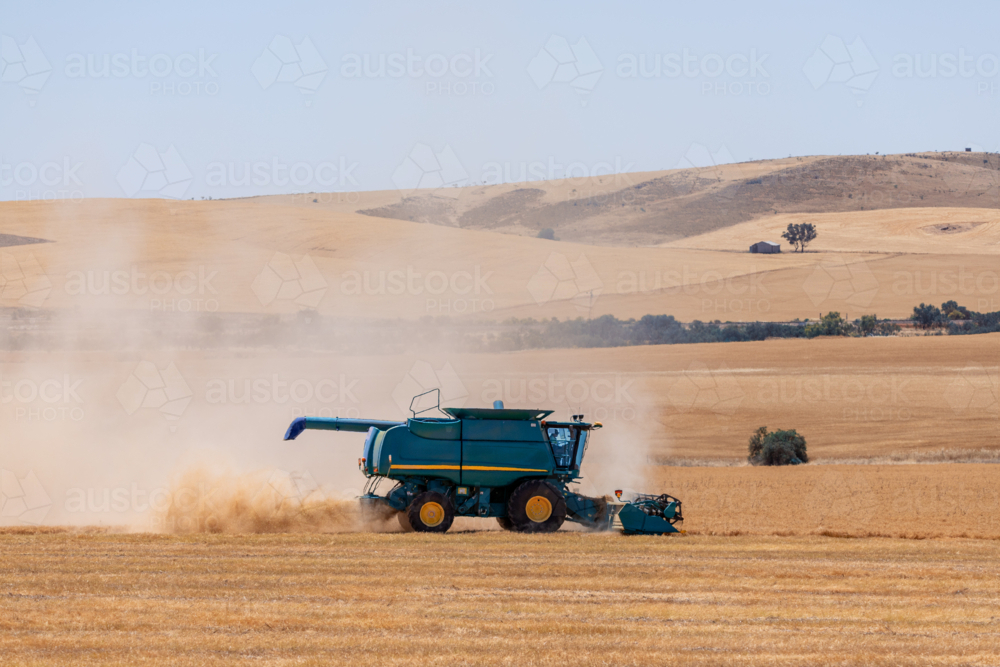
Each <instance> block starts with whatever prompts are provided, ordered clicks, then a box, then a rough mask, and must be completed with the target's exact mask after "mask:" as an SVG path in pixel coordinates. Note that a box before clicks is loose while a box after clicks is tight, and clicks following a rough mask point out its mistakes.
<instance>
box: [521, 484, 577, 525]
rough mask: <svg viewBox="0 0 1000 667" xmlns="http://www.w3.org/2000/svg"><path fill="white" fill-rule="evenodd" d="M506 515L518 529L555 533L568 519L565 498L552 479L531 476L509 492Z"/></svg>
mask: <svg viewBox="0 0 1000 667" xmlns="http://www.w3.org/2000/svg"><path fill="white" fill-rule="evenodd" d="M507 516H508V517H509V520H510V522H511V523H512V524H513V526H514V530H517V531H519V532H522V533H553V532H555V531H557V530H559V528H560V527H561V526H562V525H563V521H565V520H566V499H565V498H563V495H562V493H560V492H559V489H557V488H556V487H555V486H554V485H552V484H550V483H549V482H546V481H544V480H540V479H533V480H529V481H527V482H525V483H524V484H522V485H521V486H519V487H517V488H516V489H514V492H513V493H512V494H510V500H508V501H507Z"/></svg>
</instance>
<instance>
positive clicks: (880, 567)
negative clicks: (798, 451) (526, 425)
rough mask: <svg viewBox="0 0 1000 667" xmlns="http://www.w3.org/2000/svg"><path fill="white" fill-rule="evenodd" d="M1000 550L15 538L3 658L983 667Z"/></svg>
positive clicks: (1, 566)
mask: <svg viewBox="0 0 1000 667" xmlns="http://www.w3.org/2000/svg"><path fill="white" fill-rule="evenodd" d="M998 557H1000V543H998V542H993V541H973V540H940V541H920V542H915V541H905V540H890V539H874V540H841V539H833V538H828V537H807V538H798V539H789V538H785V539H780V538H750V537H738V538H720V537H692V536H688V537H677V538H626V537H622V536H619V535H607V534H605V535H588V534H580V533H561V534H556V535H552V536H538V537H527V536H515V535H509V534H497V533H459V534H452V535H447V536H443V537H440V536H420V535H413V534H406V535H402V534H338V535H258V536H198V537H186V538H181V537H162V536H150V535H129V536H120V535H116V536H109V535H87V534H82V535H81V534H46V533H39V534H28V535H9V534H8V535H4V536H2V537H0V582H2V587H3V591H4V595H3V596H2V597H0V628H2V632H0V655H2V656H3V660H2V662H3V664H4V665H67V664H72V665H96V664H100V665H126V664H128V665H136V664H171V665H226V664H233V665H236V664H241V665H242V664H246V663H248V662H250V661H257V662H260V663H261V664H282V665H284V664H296V665H330V664H351V665H403V664H407V665H409V664H436V665H565V664H574V665H651V664H667V663H670V664H704V665H719V664H748V665H775V664H795V665H802V664H865V665H900V664H934V665H988V664H994V665H995V664H996V663H997V649H996V647H997V646H998V644H1000V614H998V613H997V611H996V605H997V602H998V600H1000V579H997V577H996V576H995V563H996V561H997V558H998Z"/></svg>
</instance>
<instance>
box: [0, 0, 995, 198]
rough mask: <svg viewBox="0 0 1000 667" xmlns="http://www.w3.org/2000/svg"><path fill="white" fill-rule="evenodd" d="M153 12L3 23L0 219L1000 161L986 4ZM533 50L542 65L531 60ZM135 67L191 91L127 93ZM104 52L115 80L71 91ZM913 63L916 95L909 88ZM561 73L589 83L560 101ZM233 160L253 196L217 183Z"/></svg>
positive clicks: (72, 13) (77, 12) (249, 6)
mask: <svg viewBox="0 0 1000 667" xmlns="http://www.w3.org/2000/svg"><path fill="white" fill-rule="evenodd" d="M149 4H150V3H124V2H122V3H110V2H106V3H101V2H88V3H86V4H82V3H46V2H37V3H22V2H17V3H14V2H4V3H2V10H0V15H2V16H3V21H2V24H0V34H2V35H4V36H5V40H4V49H3V61H4V62H3V65H4V67H5V70H4V79H5V81H4V82H3V83H2V84H0V100H2V108H3V109H4V122H3V125H2V128H3V129H2V133H3V135H2V141H0V161H2V165H0V198H2V199H24V198H37V197H53V196H74V197H80V196H83V197H121V196H127V195H132V196H137V197H138V196H166V195H168V194H174V195H179V196H181V197H183V198H191V197H195V198H200V197H207V196H211V197H231V196H247V195H253V194H268V193H278V192H296V191H313V190H318V191H331V190H341V191H343V190H368V189H391V188H394V187H397V186H398V187H401V188H410V187H414V186H416V185H428V184H431V183H433V182H435V181H434V180H433V177H434V174H431V175H430V177H429V179H430V180H427V179H425V180H423V181H419V180H417V179H419V178H420V177H421V175H424V176H426V175H427V174H426V173H425V172H427V171H435V170H436V169H438V167H440V169H441V170H442V172H441V173H442V174H444V176H443V179H442V180H444V181H445V182H449V183H450V182H464V179H465V178H466V177H467V178H468V179H469V180H472V181H481V180H483V179H484V178H487V179H491V178H495V175H496V174H498V173H499V174H505V173H506V174H510V176H511V177H512V178H514V180H520V179H519V174H520V173H521V171H522V167H521V165H522V163H524V165H525V166H524V170H525V171H530V173H532V174H534V176H535V177H538V176H539V175H542V176H545V177H555V178H559V177H562V176H564V175H565V174H564V170H565V168H566V166H567V165H571V164H572V165H574V169H576V170H577V171H578V172H579V170H581V169H582V170H591V171H594V170H597V171H602V170H606V169H607V167H606V166H605V165H612V168H614V165H616V164H617V165H618V167H617V168H620V169H628V170H631V171H645V170H654V169H665V168H673V167H676V166H678V165H681V164H685V160H686V161H687V163H695V164H703V163H704V162H705V161H706V160H709V159H716V160H730V159H731V160H737V161H742V160H749V159H760V158H770V157H784V156H787V155H789V154H792V155H812V154H849V153H874V152H875V151H880V152H883V153H886V152H889V153H894V152H909V151H923V150H960V149H961V148H962V147H964V146H968V145H973V146H976V147H979V148H984V149H988V150H996V149H997V148H998V147H1000V131H998V128H997V122H996V118H997V111H998V109H1000V46H998V42H997V40H996V37H995V34H996V26H997V25H998V23H1000V22H998V19H1000V4H997V3H994V2H980V3H951V4H948V5H945V4H944V3H930V2H927V3H913V2H909V3H901V2H899V3H873V2H830V3H798V2H788V3H754V4H752V5H751V4H747V3H736V2H734V3H715V4H713V5H707V4H706V3H678V2H643V3H634V4H625V3H608V2H603V3H593V2H590V3H580V2H573V3H569V2H567V3H557V2H547V3H537V2H531V3H494V4H491V5H489V6H487V5H484V4H483V3H378V4H368V3H365V4H362V3H350V4H348V3H320V2H311V3H306V2H298V3H293V2H283V3H248V2H238V3H237V2H233V3H223V2H198V3H195V2H171V3H169V4H168V3H161V4H159V5H158V6H157V7H156V8H151V7H149V6H148V5H149ZM276 36H283V37H286V38H288V40H290V41H287V42H281V40H279V42H277V43H276V42H274V38H275V37H276ZM553 36H556V39H555V40H553V39H552V38H553ZM828 36H829V37H828ZM559 37H561V38H564V39H565V40H566V41H565V42H562V43H560V42H559V40H558V38H559ZM7 38H9V39H7ZM29 38H32V39H33V40H34V43H35V44H37V48H38V50H39V51H40V52H41V53H42V54H43V56H44V61H40V60H39V59H38V58H37V56H35V55H32V53H33V47H31V46H30V45H29V44H28V42H29ZM581 38H583V39H584V40H585V44H583V43H580V39H581ZM858 38H860V41H858ZM304 39H308V40H309V42H310V43H311V45H312V47H313V48H312V49H311V50H310V49H309V48H308V45H305V46H303V45H302V43H303V40H304ZM272 43H275V44H277V46H275V47H274V48H275V49H276V50H277V51H282V49H283V48H284V50H285V56H284V58H285V60H286V61H288V63H289V66H290V67H291V69H286V70H285V74H286V75H287V77H288V78H291V79H294V78H296V77H297V76H298V75H297V74H296V73H295V70H294V63H291V61H292V60H295V59H303V60H304V61H306V62H308V63H311V64H310V65H308V66H307V69H308V68H311V70H310V71H314V70H316V69H317V67H319V68H320V70H321V69H322V67H323V66H325V67H326V73H325V76H323V77H322V80H321V81H318V85H316V83H317V81H316V80H317V78H318V77H316V76H314V77H312V79H304V80H303V81H300V83H304V85H306V87H309V86H313V87H315V92H314V93H311V94H304V93H303V92H300V90H299V89H298V88H297V87H296V85H295V83H294V82H291V81H290V82H283V81H272V80H271V79H273V77H274V76H275V75H276V74H277V73H278V69H277V68H278V67H280V66H281V64H282V63H281V59H280V57H279V56H267V55H266V54H265V53H264V52H265V49H267V48H268V46H269V45H271V44H272ZM282 44H284V45H285V46H284V47H283V46H282ZM289 44H290V45H291V46H292V48H291V52H290V54H291V55H289V53H288V52H287V46H288V45H289ZM547 44H548V45H549V47H550V48H549V50H548V52H546V53H554V54H555V55H554V56H550V55H546V53H543V54H541V55H540V54H539V52H540V50H542V48H543V47H545V46H546V45H547ZM12 45H13V48H12ZM295 45H299V46H300V47H301V49H300V50H296V49H295V48H294V46H295ZM564 45H565V46H569V47H572V46H574V45H575V46H577V49H576V50H574V49H572V48H568V49H567V48H563V46H564ZM587 45H589V50H588V49H587ZM821 46H823V47H825V48H824V49H823V50H822V51H821V53H820V54H817V53H816V52H817V49H820V47H821ZM133 50H135V52H136V54H137V55H138V56H140V57H144V58H146V59H147V61H148V60H149V59H153V58H154V57H157V56H158V57H157V58H156V64H157V66H161V67H166V66H167V64H169V65H170V66H171V67H174V66H175V65H179V66H180V68H181V69H182V70H183V71H184V72H185V73H189V72H188V70H189V69H191V68H192V67H193V69H194V70H195V71H193V73H189V74H190V75H189V76H179V75H178V74H176V73H175V72H173V71H171V72H170V73H169V74H167V75H166V76H162V77H156V76H153V75H151V74H148V73H147V74H146V75H145V76H139V75H138V73H133V72H132V71H131V64H130V63H129V60H130V58H131V54H132V52H133ZM477 50H478V53H479V60H480V65H481V67H480V71H479V72H478V73H476V72H474V71H471V72H470V71H469V70H471V69H474V65H473V63H474V62H475V60H476V53H477ZM199 51H200V52H201V53H202V54H203V55H202V56H201V59H202V61H203V62H207V67H205V68H204V69H203V71H202V72H198V71H197V69H198V59H199ZM408 53H411V54H412V55H413V56H414V57H417V58H419V59H420V60H419V63H420V67H422V66H423V65H424V64H425V63H427V64H429V66H430V67H431V68H432V69H433V68H434V67H437V66H438V65H441V64H442V63H445V64H446V65H445V66H446V68H452V71H446V72H445V73H444V74H443V75H442V76H432V75H429V74H427V73H422V74H404V75H403V76H398V77H394V76H389V75H388V74H386V75H384V76H366V75H364V74H363V73H362V76H360V77H355V76H347V75H348V74H350V73H351V72H350V71H349V70H350V65H351V63H353V62H355V61H361V62H364V60H365V58H366V57H367V59H368V62H369V64H370V66H371V65H374V64H377V63H378V61H379V59H380V58H387V59H388V60H389V62H391V61H392V58H393V57H394V54H400V57H402V58H405V57H406V56H407V54H408ZM685 53H686V54H687V55H688V57H689V63H688V68H687V69H688V75H685V74H684V72H683V71H681V73H680V74H679V75H676V76H675V75H673V72H672V71H671V70H670V67H668V66H666V65H664V64H663V63H664V62H666V63H670V62H682V59H683V58H684V55H685ZM838 53H840V54H841V55H840V56H838V55H837V54H838ZM116 54H124V57H123V61H124V62H125V63H126V64H125V65H122V66H120V73H124V76H115V75H114V74H110V73H109V75H108V76H107V77H98V76H92V75H91V74H89V73H86V72H83V73H81V72H80V71H79V67H78V65H79V63H84V67H86V62H87V60H88V59H89V60H91V61H93V63H94V65H95V66H96V67H97V68H98V69H100V68H101V65H102V63H103V60H104V58H105V56H107V58H108V61H109V63H111V62H112V60H113V58H114V56H115V55H116ZM843 54H847V55H846V59H845V56H844V55H843ZM657 55H659V56H660V62H661V67H660V74H659V76H648V77H646V76H642V75H641V74H640V75H637V76H633V77H630V76H625V75H624V74H626V72H623V71H622V67H623V65H627V64H628V63H629V62H630V61H631V60H632V59H633V58H634V60H635V61H636V62H639V61H640V58H641V59H643V61H644V67H645V68H646V70H647V73H655V63H656V56H657ZM262 57H263V59H262ZM963 57H964V61H962V58H963ZM317 58H318V62H319V65H317ZM675 58H676V59H679V60H673V59H675ZM831 58H832V60H831ZM838 58H839V59H840V60H841V61H843V62H840V63H839V66H838V63H837V62H834V61H835V60H837V59H838ZM428 60H429V63H428ZM559 60H562V61H564V65H563V67H562V69H560V70H558V72H559V73H561V74H564V75H565V76H561V74H559V73H556V72H555V71H554V68H555V67H556V66H557V65H558V64H559V63H558V61H559ZM752 60H756V61H757V68H756V71H750V67H749V63H750V61H752ZM18 61H21V62H18ZM29 61H30V62H29ZM258 61H259V62H258ZM932 61H933V63H934V64H936V66H937V70H936V71H934V70H932V69H931V64H932ZM726 62H728V63H729V64H730V70H731V71H730V72H726V71H725V68H724V70H723V72H722V73H721V74H718V75H717V76H713V74H715V68H716V67H717V66H718V65H719V64H720V63H722V64H723V65H724V64H725V63H726ZM908 62H910V63H913V64H914V66H916V65H917V64H918V63H919V66H920V68H921V71H922V73H923V74H925V75H926V76H916V74H914V75H913V76H904V75H903V74H904V72H903V71H902V70H903V68H904V66H905V65H906V63H908ZM46 63H47V66H48V67H49V68H51V69H50V72H49V75H48V77H47V78H46V79H45V80H44V82H43V83H42V84H41V87H40V89H38V91H37V92H35V93H31V92H27V91H28V90H30V89H31V87H32V86H35V87H36V88H37V85H38V84H37V81H38V79H37V77H35V78H31V77H29V76H28V75H27V70H31V71H39V70H44V69H45V68H46ZM255 63H257V67H256V68H255ZM275 63H277V64H275ZM574 63H577V64H579V67H580V68H582V69H586V70H587V71H586V72H583V74H584V75H585V76H583V77H582V78H580V79H579V80H577V81H575V82H572V81H562V80H561V79H564V78H565V79H572V78H573V77H574V76H576V75H575V74H574V73H573V67H574V66H576V65H575V64H574ZM594 63H597V64H596V65H595V64H594ZM22 67H25V68H27V69H25V70H23V71H22V69H19V68H22ZM345 67H346V71H345ZM852 68H853V69H852ZM876 68H877V69H876ZM139 69H140V70H141V69H142V67H141V66H140V68H139ZM875 71H877V73H876V74H875V77H874V80H872V79H871V73H872V72H875ZM567 72H568V73H567ZM595 72H599V74H595ZM588 74H589V76H586V75H588ZM855 75H858V78H855V79H851V77H854V76H855ZM866 75H867V76H866ZM845 79H846V80H845ZM574 83H576V84H577V85H576V87H574ZM143 144H147V145H148V146H147V147H146V148H145V149H143V150H139V147H140V146H141V145H143ZM418 145H423V146H426V147H428V148H429V154H430V158H429V161H428V160H425V159H423V158H422V157H421V156H422V155H425V154H428V152H427V150H424V151H423V153H421V151H420V149H418V150H417V152H416V153H415V152H414V149H415V147H417V146H418ZM171 146H173V147H174V150H173V151H169V149H170V147H171ZM446 147H450V152H449V151H446V150H445V148H446ZM137 151H138V154H139V155H140V156H145V157H141V159H137V158H135V157H134V156H136V154H137ZM143 151H144V152H143ZM711 155H714V156H715V157H714V158H711V157H707V156H711ZM408 156H410V157H412V158H413V160H411V161H410V162H407V158H408ZM435 159H437V160H438V165H437V166H435V165H434V164H433V163H434V160H435ZM130 160H132V161H133V162H130ZM158 160H159V161H160V162H162V164H161V165H160V166H157V161H158ZM178 160H179V161H180V163H181V164H180V165H178V164H177V162H178ZM247 163H250V166H251V171H252V175H253V174H256V176H255V178H256V180H257V181H258V182H257V183H256V184H255V183H252V182H251V183H246V184H233V183H232V182H230V179H231V175H230V174H229V170H230V168H232V170H233V174H232V176H233V177H235V178H236V179H237V180H240V179H242V178H243V177H244V170H245V165H246V164H247ZM417 163H420V165H423V166H422V167H421V166H419V165H417ZM401 165H402V167H403V168H402V169H401ZM415 165H417V166H415ZM67 167H68V170H67V169H66V168H67ZM168 167H169V168H168ZM293 167H294V169H295V173H296V178H295V179H294V180H292V179H290V180H288V181H287V182H285V181H284V176H285V172H286V170H288V169H292V168H293ZM151 171H154V172H156V171H161V172H162V173H160V175H159V176H156V175H154V176H152V177H150V172H151ZM64 172H66V173H64ZM222 174H224V175H225V176H224V178H223V176H222ZM394 176H395V178H394ZM161 177H162V178H161ZM222 181H225V182H224V183H223V182H222Z"/></svg>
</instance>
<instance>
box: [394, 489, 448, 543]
mask: <svg viewBox="0 0 1000 667" xmlns="http://www.w3.org/2000/svg"><path fill="white" fill-rule="evenodd" d="M406 518H407V519H409V522H410V526H411V527H412V528H413V530H415V531H417V532H420V533H444V532H447V530H448V529H449V528H451V524H452V522H453V521H454V520H455V508H454V507H452V504H451V500H449V499H448V496H446V495H444V494H443V493H438V492H437V491H424V492H423V493H421V494H420V495H419V496H417V497H416V498H414V499H413V502H412V503H410V506H409V508H407V510H406Z"/></svg>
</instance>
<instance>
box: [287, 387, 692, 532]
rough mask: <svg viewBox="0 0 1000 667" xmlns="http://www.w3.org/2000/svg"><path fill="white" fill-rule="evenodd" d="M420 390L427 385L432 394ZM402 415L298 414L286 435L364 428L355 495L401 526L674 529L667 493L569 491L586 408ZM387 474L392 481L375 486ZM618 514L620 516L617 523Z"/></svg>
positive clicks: (584, 437)
mask: <svg viewBox="0 0 1000 667" xmlns="http://www.w3.org/2000/svg"><path fill="white" fill-rule="evenodd" d="M433 391H436V390H432V391H431V392H427V393H432V392H433ZM422 396H426V393H425V394H420V395H419V396H415V397H414V398H413V401H411V402H410V411H411V412H412V413H413V417H411V418H410V419H407V420H406V421H405V422H397V421H384V420H377V419H337V418H321V417H299V418H297V419H295V420H294V421H293V422H292V423H291V425H290V426H289V427H288V432H287V433H285V440H294V439H295V438H296V437H298V436H299V435H300V434H301V433H302V431H304V430H306V429H317V430H323V431H354V432H358V433H365V432H367V434H368V437H367V438H365V445H364V450H363V452H362V455H361V458H360V459H358V466H359V467H360V468H361V471H362V472H363V473H364V475H365V477H367V478H368V479H369V482H368V484H367V486H366V488H365V493H364V495H363V496H361V502H362V503H363V504H364V505H368V506H375V507H378V506H387V507H389V508H391V509H392V510H395V511H396V516H397V517H398V519H399V523H400V525H401V526H402V527H403V528H404V529H405V530H416V531H420V532H430V533H443V532H445V531H447V530H448V529H449V528H450V527H451V524H452V521H454V519H455V517H456V516H467V517H495V518H496V520H497V522H498V523H499V524H500V525H501V526H502V527H503V528H504V529H506V530H512V531H518V532H524V533H551V532H554V531H556V530H559V528H560V526H562V524H563V522H564V521H566V520H567V519H568V520H570V521H575V522H577V523H579V524H581V525H583V526H586V527H587V528H591V529H594V530H610V529H612V528H613V527H614V526H615V525H616V523H617V524H620V526H621V528H622V530H623V531H624V532H625V534H627V535H662V534H666V533H677V532H680V531H678V529H677V528H675V527H674V524H675V523H677V522H679V521H682V520H683V517H682V516H681V503H680V501H679V500H677V499H676V498H674V497H672V496H668V495H666V494H664V495H660V496H655V495H640V496H638V497H636V498H635V499H634V500H633V501H631V502H621V493H622V492H621V491H616V492H615V495H616V496H618V501H619V502H613V501H608V500H606V499H605V498H591V497H588V496H583V495H580V494H578V493H575V492H574V491H571V490H570V488H569V484H570V483H571V482H575V481H578V480H579V479H580V464H581V463H582V462H583V455H584V453H585V452H586V451H587V441H588V439H589V437H590V434H591V432H592V431H594V430H596V429H599V428H601V424H600V422H596V423H593V424H588V423H585V422H584V421H583V415H574V416H573V418H572V420H571V421H569V422H557V421H548V420H546V417H548V416H549V415H550V414H552V411H551V410H507V409H504V407H503V403H502V402H501V401H497V402H496V403H494V407H493V409H487V408H441V407H440V393H439V394H438V405H437V406H433V407H431V408H428V409H427V410H432V409H435V408H436V409H438V410H439V411H440V412H442V413H443V414H446V415H448V417H446V418H428V417H421V416H420V414H421V413H423V412H427V410H422V411H420V412H419V413H418V412H417V411H415V410H414V409H413V404H414V401H417V400H418V399H420V398H421V397H422ZM386 477H388V478H389V479H391V480H394V481H395V482H396V486H395V487H394V488H393V489H392V490H391V491H389V493H387V494H386V495H385V496H380V495H377V494H376V491H377V489H378V485H379V483H380V482H381V481H382V479H383V478H386ZM616 519H617V522H616Z"/></svg>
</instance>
